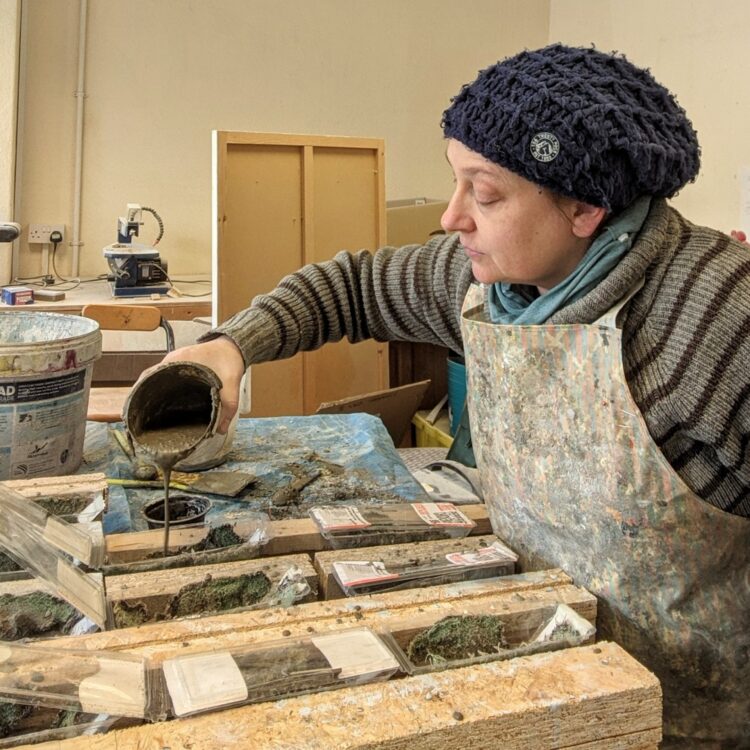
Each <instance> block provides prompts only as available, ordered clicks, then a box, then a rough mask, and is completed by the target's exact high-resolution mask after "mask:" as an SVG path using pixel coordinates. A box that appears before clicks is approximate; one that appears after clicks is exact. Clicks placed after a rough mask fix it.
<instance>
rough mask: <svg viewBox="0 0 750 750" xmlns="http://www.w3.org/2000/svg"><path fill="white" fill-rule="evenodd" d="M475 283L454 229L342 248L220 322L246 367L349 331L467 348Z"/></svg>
mask: <svg viewBox="0 0 750 750" xmlns="http://www.w3.org/2000/svg"><path fill="white" fill-rule="evenodd" d="M471 281H472V274H471V264H470V263H469V262H468V260H467V258H466V256H465V254H464V252H463V249H462V248H461V245H460V243H459V241H458V237H457V236H456V235H447V236H445V235H441V236H440V237H436V238H434V239H433V240H430V242H428V243H427V244H426V245H407V246H405V247H401V248H393V247H385V248H382V249H381V250H378V251H377V252H375V253H370V252H368V251H365V250H362V251H360V252H358V253H349V252H340V253H338V254H337V255H336V256H335V257H334V258H333V259H332V260H330V261H326V262H324V263H315V264H311V265H307V266H304V267H303V268H301V269H300V270H299V271H297V272H295V273H293V274H291V275H289V276H286V277H285V278H283V279H282V280H281V281H280V282H279V285H278V286H277V287H276V289H274V290H273V291H271V292H269V293H268V294H262V295H259V296H257V297H256V298H255V299H253V301H252V303H251V305H250V307H248V308H247V309H245V310H242V311H241V312H239V313H237V314H236V315H234V316H232V317H231V318H230V319H229V320H227V321H226V322H224V323H222V324H221V325H220V326H218V327H217V328H215V329H214V330H213V331H211V332H210V333H208V334H206V335H205V336H203V337H201V340H202V341H205V340H209V339H211V338H215V337H216V336H219V335H225V336H228V337H229V338H231V339H232V340H233V341H234V342H235V343H236V344H237V345H238V347H239V348H240V351H241V352H242V355H243V357H244V359H245V364H246V365H251V364H258V363H260V362H267V361H271V360H277V359H285V358H287V357H291V356H293V355H294V354H296V353H297V352H300V351H311V350H313V349H317V348H319V347H320V346H322V345H323V344H325V343H327V342H335V341H339V340H341V339H342V338H344V337H346V338H348V339H349V341H351V342H353V343H354V342H358V341H363V340H365V339H370V338H373V339H376V340H378V341H420V342H425V343H433V344H439V345H442V346H446V347H448V348H450V349H453V350H455V351H461V350H462V343H461V330H460V310H461V303H462V302H463V299H464V296H465V294H466V291H467V290H468V288H469V285H470V283H471Z"/></svg>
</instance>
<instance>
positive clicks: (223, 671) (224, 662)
mask: <svg viewBox="0 0 750 750" xmlns="http://www.w3.org/2000/svg"><path fill="white" fill-rule="evenodd" d="M163 670H164V678H165V680H166V683H167V690H168V691H169V697H170V698H171V699H172V706H173V708H174V712H175V715H176V716H185V715H186V714H192V713H197V712H198V711H206V710H208V709H210V708H219V707H220V706H228V705H231V704H232V703H239V702H241V701H244V700H247V695H248V692H247V684H246V683H245V679H244V677H243V676H242V672H240V668H239V667H238V666H237V662H236V661H235V660H234V658H233V657H232V655H231V654H230V653H229V652H217V653H209V654H193V655H190V656H182V657H178V658H176V659H166V660H165V661H164V664H163Z"/></svg>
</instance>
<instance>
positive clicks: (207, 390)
mask: <svg viewBox="0 0 750 750" xmlns="http://www.w3.org/2000/svg"><path fill="white" fill-rule="evenodd" d="M220 389H221V381H220V380H219V378H218V376H217V375H216V373H215V372H214V371H213V370H212V369H211V368H209V367H206V366H205V365H199V364H197V363H195V362H168V363H165V364H162V365H157V366H156V367H155V368H154V369H153V370H152V371H151V372H150V373H149V374H148V375H146V376H145V377H143V378H141V380H139V381H138V382H137V383H136V385H135V386H134V387H133V389H132V390H131V391H130V394H129V395H128V398H127V400H126V401H125V406H124V408H123V419H124V421H125V427H126V429H127V431H128V434H129V435H130V437H131V439H132V441H133V444H134V445H135V447H136V449H137V450H140V451H141V452H143V453H145V454H146V455H148V454H149V450H148V449H147V448H145V447H144V442H145V441H144V438H145V437H147V435H148V433H153V432H157V431H159V430H162V429H165V428H169V427H176V426H179V425H186V424H199V425H202V427H203V428H204V429H203V431H202V434H200V435H196V437H195V440H194V442H193V443H192V444H191V445H186V447H185V450H184V451H183V452H182V454H183V456H184V458H181V460H180V461H179V462H178V463H177V464H176V465H175V469H177V470H178V471H202V470H203V469H209V468H211V467H213V466H218V465H219V464H220V463H222V462H223V461H225V460H226V458H227V455H228V454H229V451H230V449H231V447H232V441H233V439H234V432H235V426H236V421H235V420H233V421H232V423H231V425H230V428H229V430H228V432H227V434H226V435H220V434H219V433H218V432H217V431H216V430H217V427H218V425H219V423H220V421H221V420H220V412H221V402H220V399H219V391H220Z"/></svg>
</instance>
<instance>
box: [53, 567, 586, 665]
mask: <svg viewBox="0 0 750 750" xmlns="http://www.w3.org/2000/svg"><path fill="white" fill-rule="evenodd" d="M553 602H563V603H565V604H568V605H569V606H570V607H572V608H573V609H575V610H576V612H578V614H580V615H581V616H582V617H584V618H586V619H587V620H588V621H589V622H594V621H595V619H596V598H595V597H594V596H592V595H591V594H589V593H588V592H587V591H585V590H584V589H581V588H578V587H576V586H573V585H572V584H571V580H570V577H569V576H567V575H566V574H565V573H563V572H562V571H560V570H545V571H538V572H534V573H523V574H518V575H514V576H506V577H505V578H497V579H492V580H486V581H466V582H462V583H455V584H446V585H443V586H429V587H427V588H424V589H413V590H409V591H393V592H389V593H384V594H377V595H372V596H360V597H356V598H355V599H351V598H348V599H338V600H334V601H330V602H325V601H323V602H308V603H304V604H299V605H297V606H295V607H292V608H290V609H283V608H280V607H272V608H270V609H264V610H249V611H246V612H241V613H233V612H229V613H226V614H221V615H213V616H206V617H200V618H194V619H182V620H173V621H167V622H159V623H151V624H147V625H142V626H141V627H138V628H128V629H123V630H117V631H109V632H102V633H94V634H91V635H85V636H79V637H76V638H75V643H74V644H71V642H70V641H69V640H66V639H64V638H63V639H50V640H49V641H44V642H42V643H40V644H39V645H42V646H44V647H45V648H46V647H47V646H49V647H51V648H71V647H72V646H73V645H75V647H76V648H83V649H96V650H115V651H119V650H127V651H128V652H133V653H140V654H143V655H149V656H151V657H153V658H155V659H157V660H160V659H163V658H167V657H169V656H171V655H174V654H183V653H188V652H189V651H202V650H203V651H205V650H212V649H217V648H227V649H231V648H233V647H240V646H242V645H245V644H248V643H257V642H260V641H268V640H276V639H279V638H286V637H290V636H300V635H301V636H306V635H308V634H309V633H311V632H317V633H322V632H330V631H332V630H340V629H342V628H349V627H371V628H373V629H375V630H382V629H386V630H387V629H389V628H390V627H391V625H393V627H398V628H402V629H404V631H405V630H407V629H409V628H412V629H413V627H416V626H419V625H421V626H424V624H425V623H431V622H436V621H437V620H439V619H441V618H442V617H446V616H448V615H451V614H461V613H463V612H475V613H478V612H491V613H492V612H495V613H498V614H502V613H513V612H521V611H526V610H530V609H533V608H534V607H539V606H546V605H549V604H550V603H553Z"/></svg>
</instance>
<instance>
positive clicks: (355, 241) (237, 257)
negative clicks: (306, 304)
mask: <svg viewBox="0 0 750 750" xmlns="http://www.w3.org/2000/svg"><path fill="white" fill-rule="evenodd" d="M384 158H385V157H384V143H383V140H382V139H378V138H347V137H337V136H321V135H291V134H283V133H245V132H230V131H215V132H214V134H213V194H214V207H215V213H214V217H213V257H212V267H213V273H212V278H213V283H214V286H213V319H214V323H219V322H223V321H225V320H226V319H227V318H229V317H230V316H231V315H233V314H234V313H236V312H238V311H240V310H242V309H244V308H245V307H247V305H248V303H249V302H250V300H252V299H253V297H255V296H256V295H258V294H263V293H266V292H268V291H270V290H271V289H273V288H274V287H275V286H276V285H277V284H278V282H279V281H280V280H281V279H282V278H283V277H284V276H286V275H288V274H290V273H293V272H294V271H296V270H297V269H299V268H301V267H302V266H304V265H305V264H307V263H317V262H321V261H325V260H328V259H330V258H332V257H333V256H334V255H335V254H336V253H337V252H338V251H340V250H343V249H349V250H352V251H354V252H356V251H358V250H360V249H362V248H367V249H370V250H375V249H377V248H378V247H381V246H382V245H384V244H385V229H386V224H385V177H384ZM332 372H346V373H347V377H346V378H332V377H330V373H332ZM387 386H388V346H387V344H384V343H382V342H376V341H365V342H360V343H358V344H356V345H353V344H351V343H349V342H348V341H347V340H342V341H339V342H337V343H335V344H330V345H329V346H326V347H324V348H323V349H322V350H319V351H316V352H303V353H300V354H298V355H297V356H295V357H292V358H289V359H284V360H280V361H277V362H269V363H266V364H263V365H260V366H256V367H253V368H252V371H251V374H250V385H249V390H250V394H251V398H250V402H251V403H250V411H249V412H247V413H246V415H249V416H253V417H267V416H278V415H289V414H312V413H313V412H314V411H315V409H316V408H317V406H318V405H319V404H320V403H321V402H324V401H333V400H336V399H340V398H344V397H346V396H355V395H358V394H362V393H369V392H371V391H375V390H381V389H383V388H386V387H387Z"/></svg>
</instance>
